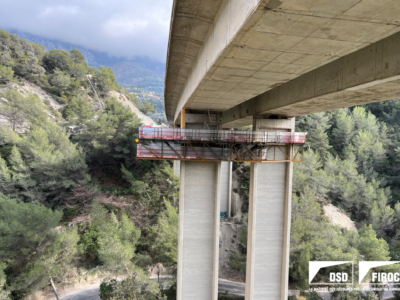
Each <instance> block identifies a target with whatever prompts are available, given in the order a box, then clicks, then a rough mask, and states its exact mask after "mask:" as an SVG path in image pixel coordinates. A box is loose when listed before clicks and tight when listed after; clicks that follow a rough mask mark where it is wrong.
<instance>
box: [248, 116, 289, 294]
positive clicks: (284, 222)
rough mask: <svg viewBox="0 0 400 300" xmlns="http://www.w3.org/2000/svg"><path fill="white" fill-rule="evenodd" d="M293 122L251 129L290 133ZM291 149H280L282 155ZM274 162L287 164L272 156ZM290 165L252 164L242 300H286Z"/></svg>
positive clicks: (258, 122)
mask: <svg viewBox="0 0 400 300" xmlns="http://www.w3.org/2000/svg"><path fill="white" fill-rule="evenodd" d="M294 123H295V122H294V119H290V120H268V119H267V120H264V119H260V120H258V119H255V120H254V129H255V130H256V131H259V130H261V131H262V130H268V131H294ZM289 147H291V146H284V147H281V148H282V150H283V151H285V152H286V154H288V153H290V151H289V150H290V148H289ZM276 160H287V158H286V156H285V155H284V153H282V152H281V151H278V152H276ZM292 169H293V163H292V162H273V163H272V162H271V163H252V164H251V173H250V196H249V204H250V205H249V221H248V235H247V264H246V300H269V299H276V300H286V299H287V297H288V280H289V249H290V221H291V220H290V211H291V195H292V176H293V172H292Z"/></svg>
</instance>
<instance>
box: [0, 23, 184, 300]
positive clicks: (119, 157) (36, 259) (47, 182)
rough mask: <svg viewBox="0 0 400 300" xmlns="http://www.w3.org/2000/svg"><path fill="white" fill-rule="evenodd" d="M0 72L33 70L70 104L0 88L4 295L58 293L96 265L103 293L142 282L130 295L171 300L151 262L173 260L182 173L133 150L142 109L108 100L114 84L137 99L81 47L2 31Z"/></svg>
mask: <svg viewBox="0 0 400 300" xmlns="http://www.w3.org/2000/svg"><path fill="white" fill-rule="evenodd" d="M0 76H1V77H0V80H1V83H0V84H7V83H8V82H10V81H15V82H16V83H18V82H19V81H20V80H21V79H25V80H28V81H32V82H34V83H36V84H38V85H40V86H41V87H42V88H43V89H45V90H46V91H48V92H49V93H51V94H52V95H53V96H54V98H55V99H57V100H58V101H60V102H63V103H65V104H66V105H65V106H64V107H63V108H62V109H61V111H59V112H58V111H54V109H52V108H50V107H49V106H48V105H46V104H45V103H43V102H42V101H41V100H40V99H39V97H38V96H36V95H33V94H32V95H23V94H21V93H20V92H18V90H17V89H14V88H10V87H9V88H6V89H3V90H2V92H1V93H0V99H1V100H0V101H1V102H0V119H1V124H2V125H0V239H1V243H0V284H1V287H0V298H1V299H21V298H23V297H24V296H26V295H29V294H31V293H33V292H35V291H38V290H40V289H42V288H44V287H52V289H53V290H54V294H55V295H56V297H57V299H59V296H58V290H57V289H58V288H59V287H60V286H61V285H64V284H66V283H67V284H72V283H73V282H74V281H75V280H77V279H78V278H80V277H85V276H89V275H90V274H94V273H97V274H102V276H103V277H104V282H103V283H102V287H103V289H102V291H103V290H104V291H105V292H104V294H102V298H103V299H121V298H126V299H128V298H129V297H132V296H133V295H135V293H132V291H135V290H137V289H138V290H139V291H140V293H138V294H137V295H135V297H136V298H134V299H148V300H151V299H165V296H163V294H162V292H161V291H160V287H159V285H158V283H157V282H155V281H150V280H149V278H148V272H147V271H148V268H149V267H150V266H153V265H155V264H162V265H164V267H163V268H164V270H165V272H168V273H170V274H172V275H173V274H174V272H175V270H176V266H175V265H176V259H174V256H175V255H176V251H177V250H176V249H177V245H176V240H177V229H176V228H177V209H176V207H174V206H173V205H172V203H173V201H174V197H176V195H177V193H178V183H179V180H178V178H177V177H176V176H175V174H174V173H173V170H172V168H171V166H170V164H169V163H167V162H151V161H144V162H139V161H137V160H136V158H135V157H136V142H135V139H136V137H137V133H138V127H139V126H141V123H140V119H139V118H138V117H137V116H136V115H135V114H134V113H132V112H131V111H130V110H128V109H126V108H125V107H124V106H123V105H122V104H121V103H120V102H118V101H117V100H116V99H115V98H108V99H106V100H104V98H105V96H106V94H107V93H108V92H109V91H112V90H119V91H120V92H122V93H124V94H125V95H126V96H128V97H130V99H131V100H132V101H134V102H135V101H136V102H137V99H136V98H135V97H134V95H133V94H130V93H129V92H128V91H127V90H126V89H123V88H121V87H120V86H119V84H118V83H117V82H116V80H115V77H114V73H113V71H112V69H110V68H105V67H100V68H99V69H96V68H92V67H89V66H88V65H87V64H86V62H85V57H84V56H83V55H82V53H81V52H80V51H78V50H71V51H70V52H67V51H65V50H50V51H49V52H46V51H45V49H44V47H42V46H40V45H37V44H31V43H29V42H27V41H25V40H22V39H19V38H18V37H17V36H15V35H10V34H8V33H7V32H5V31H0ZM87 77H89V79H90V81H91V83H92V84H93V86H94V87H95V91H94V90H93V89H92V87H91V84H90V82H89V80H88V79H87ZM96 93H97V94H98V95H99V97H100V99H101V101H102V102H103V103H102V105H101V106H99V105H97V95H96ZM71 128H73V131H72V132H71ZM71 133H72V134H71ZM121 276H122V277H123V278H125V279H124V281H116V280H115V279H116V278H118V277H119V278H121ZM127 295H129V297H128V296H127ZM127 297H128V298H127Z"/></svg>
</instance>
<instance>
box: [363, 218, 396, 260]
mask: <svg viewBox="0 0 400 300" xmlns="http://www.w3.org/2000/svg"><path fill="white" fill-rule="evenodd" d="M359 234H360V244H359V247H358V249H359V250H360V253H361V254H362V255H363V256H364V260H366V261H385V260H390V256H389V245H388V244H387V242H386V241H385V240H384V239H378V238H377V237H376V233H375V231H374V229H373V228H372V225H369V226H365V227H363V228H361V229H360V231H359Z"/></svg>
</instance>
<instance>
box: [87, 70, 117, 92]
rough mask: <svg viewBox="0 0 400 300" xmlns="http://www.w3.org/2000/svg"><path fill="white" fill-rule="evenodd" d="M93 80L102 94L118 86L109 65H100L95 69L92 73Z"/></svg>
mask: <svg viewBox="0 0 400 300" xmlns="http://www.w3.org/2000/svg"><path fill="white" fill-rule="evenodd" d="M93 81H94V83H95V85H96V87H97V88H98V90H99V92H100V94H101V95H102V96H104V95H106V94H107V93H108V92H109V91H112V90H117V89H119V87H120V86H119V84H118V82H117V79H116V78H115V75H114V71H113V69H112V68H110V67H104V66H100V69H99V70H96V71H95V73H94V74H93Z"/></svg>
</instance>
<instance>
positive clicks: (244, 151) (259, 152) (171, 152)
mask: <svg viewBox="0 0 400 300" xmlns="http://www.w3.org/2000/svg"><path fill="white" fill-rule="evenodd" d="M171 144H172V143H171V142H168V141H157V142H145V141H143V142H141V143H140V144H138V150H137V159H142V160H183V161H235V162H302V161H303V157H304V147H303V145H298V144H293V145H288V144H261V143H260V144H244V143H241V144H236V143H235V144H220V145H216V144H214V143H209V142H201V143H198V142H191V141H188V142H183V143H174V144H172V145H171ZM281 153H282V154H283V155H282V154H281ZM278 154H279V156H281V157H282V156H283V157H284V159H278Z"/></svg>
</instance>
